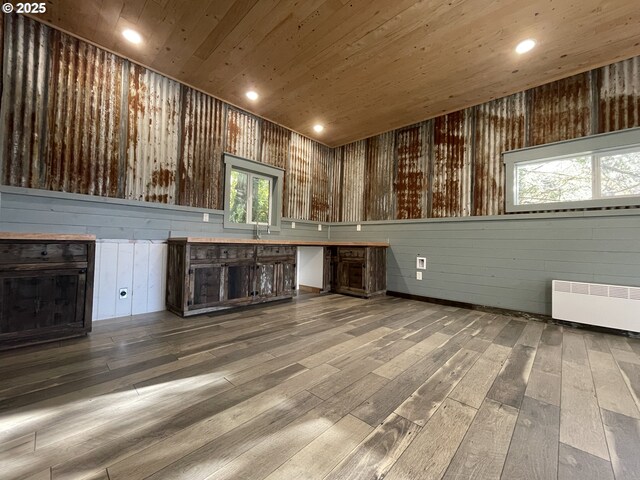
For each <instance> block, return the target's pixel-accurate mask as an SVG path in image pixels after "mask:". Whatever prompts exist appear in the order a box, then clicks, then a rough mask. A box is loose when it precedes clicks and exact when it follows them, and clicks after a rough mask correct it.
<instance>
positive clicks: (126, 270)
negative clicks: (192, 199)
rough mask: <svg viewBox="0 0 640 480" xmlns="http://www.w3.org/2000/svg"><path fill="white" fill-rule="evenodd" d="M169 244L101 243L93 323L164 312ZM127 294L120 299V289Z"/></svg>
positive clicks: (129, 241) (145, 241) (138, 242)
mask: <svg viewBox="0 0 640 480" xmlns="http://www.w3.org/2000/svg"><path fill="white" fill-rule="evenodd" d="M166 274H167V244H166V243H165V242H162V241H152V240H99V241H98V242H97V243H96V271H95V284H94V296H93V319H94V320H103V319H106V318H113V317H122V316H127V315H137V314H140V313H149V312H158V311H161V310H164V309H165V290H166ZM121 288H126V289H127V290H128V296H127V298H120V289H121Z"/></svg>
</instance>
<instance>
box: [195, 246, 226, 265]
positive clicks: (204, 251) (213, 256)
mask: <svg viewBox="0 0 640 480" xmlns="http://www.w3.org/2000/svg"><path fill="white" fill-rule="evenodd" d="M190 258H191V261H192V262H207V263H216V260H218V259H219V258H220V248H219V247H218V246H217V245H191V254H190Z"/></svg>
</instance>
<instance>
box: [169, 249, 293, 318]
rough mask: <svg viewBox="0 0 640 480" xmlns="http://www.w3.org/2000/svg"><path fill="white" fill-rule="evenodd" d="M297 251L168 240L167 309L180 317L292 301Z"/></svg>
mask: <svg viewBox="0 0 640 480" xmlns="http://www.w3.org/2000/svg"><path fill="white" fill-rule="evenodd" d="M295 284H296V247H295V246H291V245H271V244H270V245H261V244H224V243H197V242H189V241H187V240H186V239H170V240H169V258H168V268H167V309H169V310H171V311H172V312H175V313H177V314H179V315H182V316H187V315H195V314H198V313H206V312H212V311H216V310H222V309H226V308H231V307H234V306H241V305H252V304H256V303H262V302H269V301H275V300H283V299H287V298H291V297H293V295H294V293H295Z"/></svg>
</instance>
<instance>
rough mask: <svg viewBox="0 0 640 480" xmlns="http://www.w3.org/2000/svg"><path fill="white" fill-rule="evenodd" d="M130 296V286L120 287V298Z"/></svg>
mask: <svg viewBox="0 0 640 480" xmlns="http://www.w3.org/2000/svg"><path fill="white" fill-rule="evenodd" d="M128 296H129V289H128V288H121V289H120V294H119V298H120V299H121V300H124V299H125V298H127V297H128Z"/></svg>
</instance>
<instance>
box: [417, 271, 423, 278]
mask: <svg viewBox="0 0 640 480" xmlns="http://www.w3.org/2000/svg"><path fill="white" fill-rule="evenodd" d="M416 280H422V272H416Z"/></svg>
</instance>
